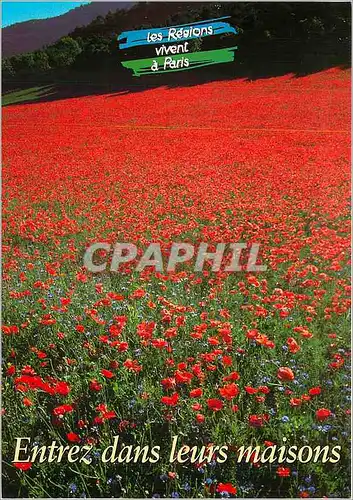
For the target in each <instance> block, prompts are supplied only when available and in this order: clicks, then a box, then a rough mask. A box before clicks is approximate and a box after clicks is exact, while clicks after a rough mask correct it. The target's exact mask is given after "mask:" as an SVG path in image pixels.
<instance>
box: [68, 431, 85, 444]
mask: <svg viewBox="0 0 353 500" xmlns="http://www.w3.org/2000/svg"><path fill="white" fill-rule="evenodd" d="M66 437H67V439H68V441H70V442H71V443H79V442H80V441H81V440H80V437H79V436H78V435H77V434H76V433H75V432H69V433H68V434H66Z"/></svg>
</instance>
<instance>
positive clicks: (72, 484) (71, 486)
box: [69, 483, 77, 493]
mask: <svg viewBox="0 0 353 500" xmlns="http://www.w3.org/2000/svg"><path fill="white" fill-rule="evenodd" d="M69 491H70V493H76V491H77V486H76V484H75V483H71V484H70V485H69Z"/></svg>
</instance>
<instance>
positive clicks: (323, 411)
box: [316, 408, 332, 422]
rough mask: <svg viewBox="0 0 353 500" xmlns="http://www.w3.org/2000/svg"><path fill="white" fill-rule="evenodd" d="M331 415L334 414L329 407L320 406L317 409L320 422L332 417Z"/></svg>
mask: <svg viewBox="0 0 353 500" xmlns="http://www.w3.org/2000/svg"><path fill="white" fill-rule="evenodd" d="M331 415H332V412H331V411H330V410H328V409H327V408H320V409H319V410H316V418H317V420H319V421H320V422H322V421H323V420H326V419H327V418H329V417H331Z"/></svg>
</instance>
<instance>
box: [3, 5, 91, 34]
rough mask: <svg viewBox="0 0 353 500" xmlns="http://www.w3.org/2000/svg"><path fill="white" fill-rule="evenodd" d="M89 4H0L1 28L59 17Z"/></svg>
mask: <svg viewBox="0 0 353 500" xmlns="http://www.w3.org/2000/svg"><path fill="white" fill-rule="evenodd" d="M87 3H90V2H2V9H1V10H2V23H1V25H2V27H3V28H4V27H5V26H10V25H11V24H15V23H20V22H22V21H28V20H29V19H46V18H48V17H55V16H60V15H61V14H65V12H67V11H68V10H71V9H74V8H75V7H78V6H79V5H84V4H87Z"/></svg>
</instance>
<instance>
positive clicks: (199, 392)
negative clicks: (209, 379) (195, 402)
mask: <svg viewBox="0 0 353 500" xmlns="http://www.w3.org/2000/svg"><path fill="white" fill-rule="evenodd" d="M189 396H190V397H191V398H199V397H201V396H202V389H201V387H199V388H198V389H193V390H192V391H190V394H189Z"/></svg>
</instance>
